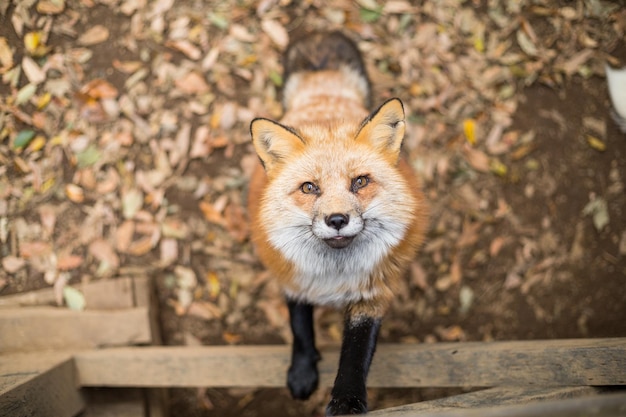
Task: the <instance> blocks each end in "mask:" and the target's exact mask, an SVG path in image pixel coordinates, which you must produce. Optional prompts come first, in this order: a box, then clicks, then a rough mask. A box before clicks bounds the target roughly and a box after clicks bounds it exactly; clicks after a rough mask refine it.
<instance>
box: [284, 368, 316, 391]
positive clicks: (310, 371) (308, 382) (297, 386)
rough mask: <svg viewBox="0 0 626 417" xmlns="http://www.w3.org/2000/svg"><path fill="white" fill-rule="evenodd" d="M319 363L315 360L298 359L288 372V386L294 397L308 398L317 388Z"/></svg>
mask: <svg viewBox="0 0 626 417" xmlns="http://www.w3.org/2000/svg"><path fill="white" fill-rule="evenodd" d="M318 380H319V377H318V373H317V365H316V363H315V362H309V361H296V362H294V363H292V364H291V366H290V367H289V372H287V386H288V387H289V391H291V395H292V397H293V398H296V399H298V400H306V399H307V398H309V397H310V396H311V394H313V391H315V390H316V389H317V384H318Z"/></svg>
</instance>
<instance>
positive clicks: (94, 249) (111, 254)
mask: <svg viewBox="0 0 626 417" xmlns="http://www.w3.org/2000/svg"><path fill="white" fill-rule="evenodd" d="M89 253H90V254H91V255H92V256H93V257H94V258H96V259H97V260H99V261H100V262H104V263H106V264H107V265H108V266H109V267H110V268H112V269H117V268H118V267H119V266H120V258H119V257H118V256H117V254H116V253H115V251H114V250H113V246H112V245H111V244H110V243H109V242H108V241H107V240H104V239H96V240H94V241H93V242H91V243H90V244H89Z"/></svg>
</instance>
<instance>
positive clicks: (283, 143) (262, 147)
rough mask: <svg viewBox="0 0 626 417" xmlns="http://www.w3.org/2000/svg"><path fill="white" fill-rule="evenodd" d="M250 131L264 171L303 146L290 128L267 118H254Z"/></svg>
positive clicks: (270, 168) (269, 169)
mask: <svg viewBox="0 0 626 417" xmlns="http://www.w3.org/2000/svg"><path fill="white" fill-rule="evenodd" d="M250 133H251V134H252V144H253V145H254V149H255V150H256V153H257V154H258V155H259V158H261V161H262V162H263V166H264V167H265V171H266V172H269V171H271V170H272V169H273V168H274V167H276V166H277V165H279V164H280V163H281V162H282V161H284V160H285V159H287V158H288V157H289V155H292V154H294V153H297V152H299V151H301V150H302V149H303V148H304V142H303V141H302V139H301V138H300V137H299V136H298V135H297V134H296V133H295V132H294V131H293V130H292V129H290V128H288V127H286V126H283V125H281V124H280V123H277V122H274V121H272V120H269V119H254V120H253V121H252V123H251V124H250Z"/></svg>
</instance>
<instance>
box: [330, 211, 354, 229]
mask: <svg viewBox="0 0 626 417" xmlns="http://www.w3.org/2000/svg"><path fill="white" fill-rule="evenodd" d="M324 220H325V221H326V224H327V225H328V226H329V227H332V228H334V229H337V230H341V228H342V227H344V226H345V225H347V224H348V222H349V221H350V217H348V215H347V214H342V213H333V214H331V215H330V216H328V217H326V219H324Z"/></svg>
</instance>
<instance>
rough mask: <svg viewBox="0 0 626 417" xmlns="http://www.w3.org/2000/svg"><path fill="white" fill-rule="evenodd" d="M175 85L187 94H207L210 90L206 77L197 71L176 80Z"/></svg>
mask: <svg viewBox="0 0 626 417" xmlns="http://www.w3.org/2000/svg"><path fill="white" fill-rule="evenodd" d="M174 85H176V87H177V88H178V89H180V90H181V91H182V92H183V93H185V94H205V93H208V92H209V91H210V88H209V85H208V84H207V82H206V81H205V80H204V77H203V76H202V75H200V74H199V73H197V72H195V71H192V72H189V73H187V74H186V75H185V76H183V77H181V78H178V79H176V80H174Z"/></svg>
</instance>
